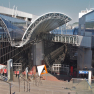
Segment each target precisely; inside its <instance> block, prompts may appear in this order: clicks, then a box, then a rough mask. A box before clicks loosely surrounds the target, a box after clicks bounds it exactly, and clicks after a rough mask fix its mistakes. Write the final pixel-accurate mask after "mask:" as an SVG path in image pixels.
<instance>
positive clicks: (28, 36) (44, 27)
mask: <svg viewBox="0 0 94 94" xmlns="http://www.w3.org/2000/svg"><path fill="white" fill-rule="evenodd" d="M69 21H71V18H69V17H68V16H66V15H65V14H62V13H48V14H45V15H43V16H41V17H39V18H38V19H37V20H35V21H34V22H33V23H31V24H30V25H29V27H28V28H27V30H26V31H25V32H24V34H23V35H22V39H21V41H19V42H15V41H13V40H12V39H11V36H10V33H9V30H8V29H7V26H6V25H5V24H4V26H5V27H6V29H7V31H8V34H9V37H10V41H11V45H12V46H15V47H22V46H23V45H25V44H27V43H28V42H30V41H32V40H34V39H35V38H36V36H37V35H39V34H40V33H41V32H43V33H45V32H49V31H51V30H54V29H55V28H57V27H59V26H61V25H64V24H65V23H67V22H69ZM1 22H2V23H3V21H2V20H1ZM4 26H3V27H4ZM18 31H19V30H18Z"/></svg>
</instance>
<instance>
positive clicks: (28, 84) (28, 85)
mask: <svg viewBox="0 0 94 94" xmlns="http://www.w3.org/2000/svg"><path fill="white" fill-rule="evenodd" d="M20 78H22V79H23V80H24V92H25V88H26V87H25V82H27V92H28V91H29V92H30V83H29V81H28V80H26V79H25V78H24V77H22V76H20ZM20 78H19V92H20ZM28 87H29V88H28Z"/></svg>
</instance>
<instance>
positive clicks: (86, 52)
mask: <svg viewBox="0 0 94 94" xmlns="http://www.w3.org/2000/svg"><path fill="white" fill-rule="evenodd" d="M91 63H92V50H91V49H90V48H81V47H80V48H79V49H78V57H77V70H78V71H79V70H83V68H85V67H87V68H91Z"/></svg>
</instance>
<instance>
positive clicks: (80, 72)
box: [79, 70, 88, 74]
mask: <svg viewBox="0 0 94 94" xmlns="http://www.w3.org/2000/svg"><path fill="white" fill-rule="evenodd" d="M79 74H88V71H83V70H80V71H79Z"/></svg>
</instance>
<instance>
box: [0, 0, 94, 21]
mask: <svg viewBox="0 0 94 94" xmlns="http://www.w3.org/2000/svg"><path fill="white" fill-rule="evenodd" d="M9 2H10V4H9ZM9 5H10V8H13V6H14V5H15V6H16V7H17V9H18V10H20V11H24V12H27V13H31V14H34V15H38V16H41V15H43V14H45V13H48V12H60V13H64V14H66V15H68V16H69V17H71V18H72V21H71V23H74V22H78V16H79V12H81V10H85V9H86V8H87V9H90V8H94V0H0V6H4V7H9Z"/></svg>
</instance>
